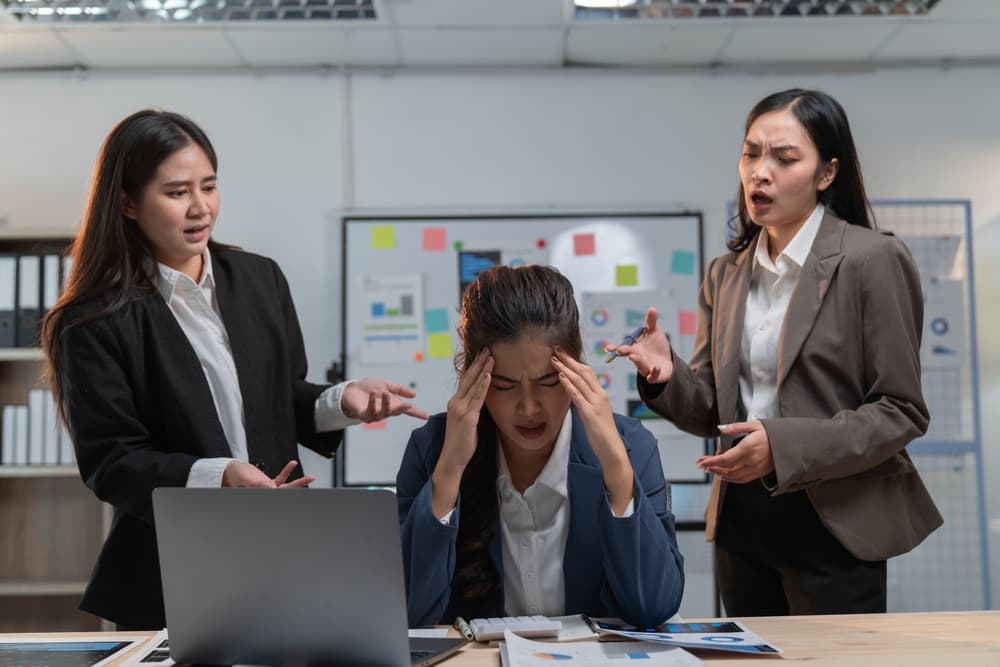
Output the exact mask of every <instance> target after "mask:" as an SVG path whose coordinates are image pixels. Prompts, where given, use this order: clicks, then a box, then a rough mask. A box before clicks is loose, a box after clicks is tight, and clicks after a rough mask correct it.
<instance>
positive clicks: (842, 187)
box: [726, 88, 875, 252]
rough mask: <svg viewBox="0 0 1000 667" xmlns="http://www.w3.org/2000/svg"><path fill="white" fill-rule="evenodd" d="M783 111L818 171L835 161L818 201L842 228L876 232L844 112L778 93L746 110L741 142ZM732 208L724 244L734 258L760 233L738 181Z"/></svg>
mask: <svg viewBox="0 0 1000 667" xmlns="http://www.w3.org/2000/svg"><path fill="white" fill-rule="evenodd" d="M783 109H789V110H791V112H792V113H793V114H795V117H796V118H797V119H798V121H799V122H800V123H801V124H802V127H804V128H805V130H806V132H807V133H808V134H809V138H810V139H812V142H813V143H814V144H815V145H816V149H817V151H818V152H819V159H820V164H821V166H823V165H826V164H829V163H830V161H831V160H833V159H834V158H836V159H837V163H838V168H837V175H836V176H835V177H834V179H833V182H832V183H831V184H830V186H829V187H828V188H827V189H826V190H823V191H822V192H817V199H818V200H819V201H820V202H821V203H822V204H823V206H825V207H826V208H828V209H830V210H832V211H833V212H834V213H835V214H836V215H837V216H839V217H841V218H843V219H844V220H846V221H847V222H849V223H851V224H854V225H860V226H862V227H868V228H869V229H875V218H874V215H873V214H872V212H871V209H870V207H869V205H868V196H867V195H866V194H865V183H864V179H863V178H862V176H861V163H860V162H859V161H858V152H857V150H856V149H855V147H854V137H853V136H852V135H851V126H850V124H849V123H848V122H847V113H846V112H845V111H844V107H842V106H840V103H839V102H838V101H837V100H835V99H833V97H831V96H830V95H828V94H826V93H824V92H822V91H819V90H803V89H801V88H791V89H789V90H783V91H781V92H777V93H773V94H771V95H768V96H767V97H765V98H764V99H762V100H761V101H760V102H758V103H757V104H756V105H755V106H754V108H753V109H751V110H750V115H748V116H747V123H746V127H745V128H744V130H743V134H744V136H746V134H747V133H748V132H749V131H750V126H751V125H753V123H754V121H755V120H757V119H758V118H760V117H761V116H763V115H764V114H766V113H771V112H772V111H781V110H783ZM736 205H737V207H738V212H737V214H736V217H735V218H733V219H732V220H730V221H729V222H730V227H731V229H732V230H733V232H734V233H733V236H732V238H731V239H730V240H729V242H728V243H727V244H726V245H727V246H729V249H730V250H732V251H733V252H739V251H740V250H743V249H745V248H748V247H749V246H750V244H751V243H752V242H753V240H754V239H755V238H757V234H759V233H760V225H758V224H757V223H755V222H754V221H753V220H751V219H750V214H749V212H748V211H747V204H746V199H745V197H744V192H743V182H742V181H740V187H739V192H738V194H737V195H736Z"/></svg>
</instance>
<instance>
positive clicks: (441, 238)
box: [424, 227, 447, 252]
mask: <svg viewBox="0 0 1000 667" xmlns="http://www.w3.org/2000/svg"><path fill="white" fill-rule="evenodd" d="M446 235H447V234H446V231H445V228H444V227H424V252H427V251H437V250H444V246H445V236H446Z"/></svg>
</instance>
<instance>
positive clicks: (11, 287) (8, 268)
mask: <svg viewBox="0 0 1000 667" xmlns="http://www.w3.org/2000/svg"><path fill="white" fill-rule="evenodd" d="M16 316H17V256H16V255H0V347H14V346H15V345H16V344H17V334H16V332H17V317H16Z"/></svg>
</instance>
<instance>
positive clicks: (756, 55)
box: [0, 0, 1000, 71]
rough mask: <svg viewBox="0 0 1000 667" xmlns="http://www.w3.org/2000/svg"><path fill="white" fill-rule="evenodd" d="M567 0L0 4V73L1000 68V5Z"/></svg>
mask: <svg viewBox="0 0 1000 667" xmlns="http://www.w3.org/2000/svg"><path fill="white" fill-rule="evenodd" d="M571 4H572V0H375V6H376V9H377V15H378V18H377V19H376V20H368V21H357V20H355V21H350V20H346V21H345V20H331V21H310V22H302V23H298V22H293V21H284V22H274V23H270V22H265V23H260V22H257V23H218V22H216V23H206V24H194V25H192V24H186V25H184V24H181V25H172V24H75V23H74V24H65V23H48V24H32V23H30V22H25V23H22V22H18V21H17V19H15V18H14V17H13V16H11V15H9V14H7V13H6V12H2V11H0V71H25V70H27V71H33V70H47V69H82V70H91V71H93V70H105V69H113V70H123V69H124V70H128V69H139V68H141V69H148V68H210V69H218V68H233V69H269V68H303V67H305V68H316V67H350V68H366V67H377V68H427V67H430V68H464V67H519V68H523V67H529V68H530V67H538V68H552V67H573V66H628V67H653V68H661V67H667V68H692V67H693V68H698V67H723V68H747V67H749V68H753V67H759V66H789V67H803V66H806V67H809V66H828V65H836V66H897V65H900V64H903V65H906V64H924V65H925V64H932V63H945V64H947V63H961V62H978V63H989V64H1000V0H940V2H939V3H938V4H937V6H936V7H934V9H933V10H932V11H931V13H930V14H929V15H928V16H922V17H843V18H842V17H822V18H820V17H817V18H810V17H783V18H775V19H770V18H768V19H763V18H753V19H736V18H708V19H702V18H694V19H690V18H688V19H659V20H656V19H650V20H633V21H629V20H612V21H593V20H589V21H588V20H575V19H573V18H572V14H573V12H572V8H571Z"/></svg>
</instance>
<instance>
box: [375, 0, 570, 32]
mask: <svg viewBox="0 0 1000 667" xmlns="http://www.w3.org/2000/svg"><path fill="white" fill-rule="evenodd" d="M565 2H566V0H381V2H378V0H376V6H377V7H379V8H380V9H381V10H382V13H381V14H380V15H379V16H380V18H384V19H386V20H388V21H391V22H392V23H393V24H394V25H397V26H400V27H403V28H406V27H415V26H423V27H426V26H483V27H511V26H521V27H525V26H536V27H541V26H554V25H562V23H563V19H564V12H565V11H566V10H565V6H566V5H565Z"/></svg>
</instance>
